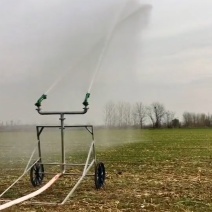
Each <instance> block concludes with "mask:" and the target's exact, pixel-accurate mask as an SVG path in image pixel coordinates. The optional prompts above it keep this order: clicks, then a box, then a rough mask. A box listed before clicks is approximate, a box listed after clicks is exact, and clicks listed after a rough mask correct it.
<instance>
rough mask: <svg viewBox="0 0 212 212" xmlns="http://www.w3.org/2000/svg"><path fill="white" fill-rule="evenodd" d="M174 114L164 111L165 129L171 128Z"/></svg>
mask: <svg viewBox="0 0 212 212" xmlns="http://www.w3.org/2000/svg"><path fill="white" fill-rule="evenodd" d="M174 115H175V113H174V112H172V111H166V112H165V114H164V121H165V125H166V127H171V126H172V120H173V119H174Z"/></svg>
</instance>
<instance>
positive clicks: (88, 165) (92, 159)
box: [36, 106, 97, 204]
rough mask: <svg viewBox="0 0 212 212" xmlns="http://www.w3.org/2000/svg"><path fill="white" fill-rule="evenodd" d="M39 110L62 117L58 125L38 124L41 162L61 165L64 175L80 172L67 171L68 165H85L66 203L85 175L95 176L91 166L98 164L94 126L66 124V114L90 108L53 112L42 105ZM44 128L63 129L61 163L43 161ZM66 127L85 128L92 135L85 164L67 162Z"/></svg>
mask: <svg viewBox="0 0 212 212" xmlns="http://www.w3.org/2000/svg"><path fill="white" fill-rule="evenodd" d="M37 111H38V113H39V114H41V115H60V118H59V120H60V125H56V126H55V125H39V126H36V131H37V140H38V155H39V162H40V163H41V164H43V165H60V166H61V174H62V175H78V174H74V173H66V167H67V166H84V169H83V173H82V175H81V177H80V178H79V179H78V181H77V183H76V184H75V186H74V187H73V188H72V190H71V191H70V192H69V193H68V195H67V196H66V197H65V199H64V200H63V202H62V203H61V204H64V203H65V202H66V201H67V200H68V198H69V197H70V196H71V195H72V194H73V193H74V191H75V190H76V188H77V187H78V186H79V184H80V183H81V181H82V180H83V179H84V177H85V176H94V175H88V171H89V170H90V169H91V167H92V166H93V165H96V164H97V162H96V152H95V141H94V132H93V126H92V125H64V120H65V117H64V115H77V114H78V115H79V114H85V113H86V112H87V111H88V108H87V107H86V106H85V107H84V108H83V111H78V112H54V111H53V112H42V111H41V109H40V107H38V109H37ZM44 128H59V129H60V130H61V163H42V154H41V139H40V136H41V134H42V132H43V130H44ZM65 128H85V129H86V130H87V131H88V132H89V133H90V134H91V135H92V142H91V145H90V148H89V152H88V155H87V159H86V162H85V164H67V163H66V156H65V144H64V130H65ZM92 156H93V157H92ZM44 173H45V171H44ZM46 174H52V173H46Z"/></svg>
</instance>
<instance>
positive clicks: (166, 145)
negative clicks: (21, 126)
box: [0, 129, 212, 212]
mask: <svg viewBox="0 0 212 212" xmlns="http://www.w3.org/2000/svg"><path fill="white" fill-rule="evenodd" d="M52 134H53V136H52ZM57 136H58V135H57V134H54V132H47V135H46V137H45V140H46V143H45V146H46V147H45V146H44V147H45V148H44V151H43V152H44V155H45V156H46V158H47V160H49V158H50V159H51V160H52V159H53V160H60V158H58V157H60V156H59V153H60V151H58V149H59V148H60V146H59V144H58V142H57V141H56V139H57V138H59V137H57ZM66 136H67V138H70V137H72V138H73V140H74V142H72V143H71V144H70V143H68V144H67V156H68V158H69V159H70V160H73V161H80V160H82V159H83V157H84V154H85V152H84V149H85V148H84V147H85V146H86V147H88V146H89V145H88V143H83V141H82V139H85V138H86V139H87V138H88V137H87V134H86V133H85V134H84V133H82V132H81V131H77V132H70V133H69V132H67V133H66ZM95 136H96V139H95V140H96V149H97V159H98V160H99V161H102V162H104V163H105V166H106V169H107V179H106V185H105V188H104V189H101V190H98V191H96V190H95V189H94V181H93V178H91V177H87V178H86V179H85V180H84V181H83V182H82V184H81V185H80V187H79V188H78V189H77V190H76V192H75V194H74V196H73V197H72V198H71V199H70V200H69V201H68V202H67V204H65V205H63V206H59V205H34V204H21V205H16V206H13V207H11V208H10V209H7V210H5V211H112V212H113V211H163V212H164V211H173V212H175V211H187V212H189V211H200V212H202V211H204V212H207V211H212V169H211V168H212V163H211V160H212V158H211V157H212V130H211V129H170V130H138V129H137V130H132V129H131V130H97V131H96V132H95ZM34 140H35V135H34V133H32V132H26V133H23V132H16V133H8V132H2V133H0V149H1V153H0V160H1V161H0V168H1V170H2V171H1V176H0V193H1V192H3V190H4V189H5V188H7V187H8V186H9V185H10V184H11V183H12V182H13V180H14V179H16V178H17V177H18V176H19V175H20V174H21V173H22V172H23V169H24V166H25V163H26V162H27V160H26V158H27V156H28V157H29V155H30V151H31V150H32V149H33V147H34V144H35V142H34ZM32 141H33V142H32ZM81 142H82V143H83V144H82V145H81ZM14 143H15V144H14ZM79 143H80V144H79ZM47 179H50V178H48V176H47ZM47 179H45V180H46V181H47ZM45 180H44V183H45V182H46V181H45ZM74 182H76V178H74V177H62V178H61V179H59V182H57V183H56V184H55V185H53V186H52V187H51V188H50V189H48V190H47V191H46V192H45V193H43V194H42V195H40V196H38V197H36V198H35V199H34V200H35V201H45V202H61V201H62V200H63V198H64V197H65V196H66V194H67V193H68V192H69V191H70V189H71V186H73V184H74ZM33 190H35V189H34V188H32V186H31V184H30V182H29V176H26V177H24V178H23V180H21V182H20V183H18V184H17V185H16V186H15V187H14V188H13V189H11V191H9V192H8V193H6V194H5V196H4V197H3V198H2V199H4V198H5V199H8V198H9V199H15V198H17V197H20V196H23V195H25V194H27V193H29V192H32V191H33Z"/></svg>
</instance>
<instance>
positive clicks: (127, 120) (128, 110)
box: [123, 102, 131, 127]
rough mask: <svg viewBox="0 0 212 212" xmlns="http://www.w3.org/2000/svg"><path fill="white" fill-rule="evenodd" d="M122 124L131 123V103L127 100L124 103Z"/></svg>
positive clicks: (125, 125) (127, 124)
mask: <svg viewBox="0 0 212 212" xmlns="http://www.w3.org/2000/svg"><path fill="white" fill-rule="evenodd" d="M123 115H124V116H123V121H124V122H123V126H124V127H127V126H130V125H131V105H130V103H128V102H125V104H124V111H123Z"/></svg>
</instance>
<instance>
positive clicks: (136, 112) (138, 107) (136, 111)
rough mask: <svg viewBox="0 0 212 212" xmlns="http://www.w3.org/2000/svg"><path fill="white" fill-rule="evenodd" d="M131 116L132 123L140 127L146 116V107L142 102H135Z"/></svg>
mask: <svg viewBox="0 0 212 212" xmlns="http://www.w3.org/2000/svg"><path fill="white" fill-rule="evenodd" d="M132 117H133V122H134V123H133V124H134V125H137V126H140V128H142V127H143V123H144V121H145V117H146V108H145V106H144V105H143V104H142V102H136V103H135V105H134V107H133V112H132Z"/></svg>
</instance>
